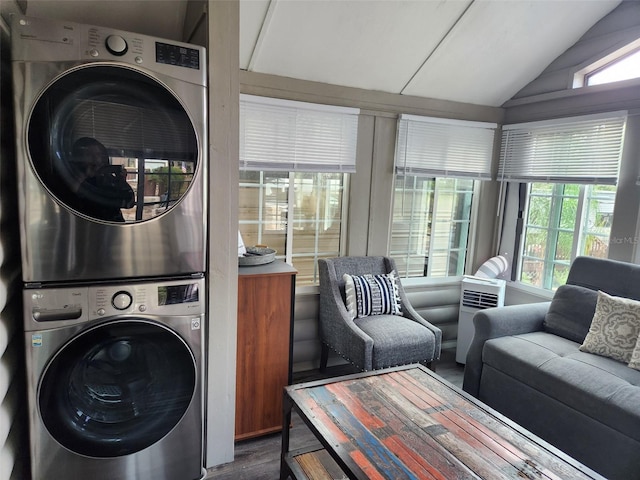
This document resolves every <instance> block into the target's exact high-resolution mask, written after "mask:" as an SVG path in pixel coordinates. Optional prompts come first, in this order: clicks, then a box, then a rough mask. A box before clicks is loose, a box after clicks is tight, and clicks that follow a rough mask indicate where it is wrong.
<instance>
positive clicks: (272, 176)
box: [239, 95, 359, 285]
mask: <svg viewBox="0 0 640 480" xmlns="http://www.w3.org/2000/svg"><path fill="white" fill-rule="evenodd" d="M358 113H359V112H358V110H356V109H352V108H342V107H332V106H326V105H315V104H309V103H303V102H293V101H285V100H277V99H269V98H263V97H254V96H249V95H242V96H241V101H240V198H239V202H240V211H239V230H240V233H241V234H242V238H243V241H244V243H245V244H246V245H267V246H269V247H270V248H273V249H275V250H276V251H277V256H278V258H281V259H284V260H285V261H286V262H288V263H290V264H292V265H293V266H294V267H295V268H296V269H297V270H298V275H297V279H296V283H297V284H298V285H315V284H317V283H318V279H317V260H318V258H326V257H335V256H339V255H340V254H341V251H342V248H341V246H342V243H343V237H344V233H345V232H344V225H345V212H346V203H345V202H346V195H345V192H346V188H347V185H348V173H351V172H354V171H355V152H356V140H357V128H358Z"/></svg>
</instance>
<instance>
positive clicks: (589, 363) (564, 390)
mask: <svg viewBox="0 0 640 480" xmlns="http://www.w3.org/2000/svg"><path fill="white" fill-rule="evenodd" d="M579 346H580V344H578V343H576V342H572V341H570V340H568V339H566V338H562V337H559V336H557V335H553V334H550V333H547V332H533V333H526V334H523V335H515V336H508V337H500V338H494V339H492V340H488V341H487V342H486V343H485V345H484V349H483V353H482V357H483V362H484V363H486V364H487V365H490V366H491V367H493V368H495V369H496V370H499V371H501V372H503V373H504V374H506V375H509V376H510V377H512V378H514V379H516V380H518V381H520V382H522V383H524V384H527V385H529V386H530V387H532V388H534V389H536V390H538V391H540V392H541V393H543V394H545V395H547V396H549V397H551V398H554V399H555V400H557V401H559V402H562V403H564V404H565V405H567V406H569V407H570V408H573V409H575V410H576V411H579V412H581V413H583V414H585V415H587V416H589V417H591V418H593V419H594V420H597V421H599V422H601V423H603V424H605V425H608V426H609V427H611V428H613V429H614V430H617V431H619V432H620V433H623V434H624V435H627V436H629V437H631V438H633V439H635V440H636V441H640V429H638V428H637V425H640V407H639V405H640V371H638V370H634V369H631V368H629V367H628V366H627V365H625V364H623V363H620V362H617V361H615V360H612V359H610V358H606V357H602V356H598V355H592V354H590V353H585V352H581V351H580V350H579ZM514 352H515V353H514Z"/></svg>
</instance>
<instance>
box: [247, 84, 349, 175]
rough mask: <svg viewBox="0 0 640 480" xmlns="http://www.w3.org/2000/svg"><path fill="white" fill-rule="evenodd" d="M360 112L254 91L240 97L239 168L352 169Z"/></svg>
mask: <svg viewBox="0 0 640 480" xmlns="http://www.w3.org/2000/svg"><path fill="white" fill-rule="evenodd" d="M358 114H359V110H358V109H355V108H347V107H335V106H327V105H317V104H312V103H306V102H295V101H290V100H280V99H273V98H266V97H257V96H252V95H241V96H240V168H241V169H243V170H268V171H298V172H301V171H308V172H346V173H350V172H351V173H352V172H355V170H356V142H357V136H358Z"/></svg>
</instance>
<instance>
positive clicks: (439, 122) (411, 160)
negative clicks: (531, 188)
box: [389, 115, 496, 277]
mask: <svg viewBox="0 0 640 480" xmlns="http://www.w3.org/2000/svg"><path fill="white" fill-rule="evenodd" d="M495 127H496V125H495V124H491V123H480V122H466V121H459V120H448V119H438V118H428V117H416V116H413V115H402V116H401V118H400V121H399V123H398V141H397V145H396V179H395V189H394V192H395V196H394V204H393V225H392V230H391V248H390V252H389V253H390V255H391V256H393V257H394V259H395V260H396V266H397V267H398V274H399V275H400V276H401V277H421V276H430V277H443V276H456V275H462V274H463V273H464V268H465V261H466V255H467V240H468V237H469V227H470V224H471V205H472V200H473V190H474V186H475V181H476V179H479V180H482V179H490V178H491V160H492V155H493V141H494V135H495Z"/></svg>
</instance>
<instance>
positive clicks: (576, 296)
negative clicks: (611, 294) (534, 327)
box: [543, 285, 598, 343]
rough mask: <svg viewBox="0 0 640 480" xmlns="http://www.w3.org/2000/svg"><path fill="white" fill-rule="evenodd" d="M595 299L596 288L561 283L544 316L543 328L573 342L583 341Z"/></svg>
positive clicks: (589, 323) (596, 296)
mask: <svg viewBox="0 0 640 480" xmlns="http://www.w3.org/2000/svg"><path fill="white" fill-rule="evenodd" d="M597 300H598V292H597V291H596V290H591V289H589V288H585V287H580V286H577V285H561V286H560V287H558V289H557V290H556V293H555V295H554V296H553V300H552V301H551V305H550V306H549V310H548V312H547V314H546V315H545V317H544V323H543V328H544V330H545V331H547V332H549V333H554V334H556V335H560V336H561V337H564V338H568V339H569V340H573V341H574V342H578V343H582V342H584V338H585V337H586V336H587V333H589V327H590V326H591V320H592V319H593V314H594V313H595V310H596V302H597Z"/></svg>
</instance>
